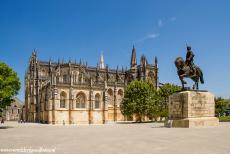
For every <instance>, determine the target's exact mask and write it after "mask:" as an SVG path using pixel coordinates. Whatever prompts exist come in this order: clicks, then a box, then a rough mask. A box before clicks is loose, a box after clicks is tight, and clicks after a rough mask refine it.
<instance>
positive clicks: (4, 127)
mask: <svg viewBox="0 0 230 154" xmlns="http://www.w3.org/2000/svg"><path fill="white" fill-rule="evenodd" d="M9 128H14V127H12V126H0V129H9Z"/></svg>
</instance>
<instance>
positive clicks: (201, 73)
mask: <svg viewBox="0 0 230 154" xmlns="http://www.w3.org/2000/svg"><path fill="white" fill-rule="evenodd" d="M198 70H199V72H200V82H201V83H202V84H204V76H203V72H202V70H201V69H200V68H198Z"/></svg>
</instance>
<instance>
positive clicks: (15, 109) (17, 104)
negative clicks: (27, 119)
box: [3, 97, 23, 121]
mask: <svg viewBox="0 0 230 154" xmlns="http://www.w3.org/2000/svg"><path fill="white" fill-rule="evenodd" d="M22 107H23V102H22V101H21V100H20V99H18V98H17V97H14V98H13V102H12V103H11V104H10V106H6V108H5V109H4V110H3V118H4V120H7V121H18V120H20V119H21V113H22Z"/></svg>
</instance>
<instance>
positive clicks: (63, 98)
mask: <svg viewBox="0 0 230 154" xmlns="http://www.w3.org/2000/svg"><path fill="white" fill-rule="evenodd" d="M65 103H66V93H65V92H61V94H60V108H65Z"/></svg>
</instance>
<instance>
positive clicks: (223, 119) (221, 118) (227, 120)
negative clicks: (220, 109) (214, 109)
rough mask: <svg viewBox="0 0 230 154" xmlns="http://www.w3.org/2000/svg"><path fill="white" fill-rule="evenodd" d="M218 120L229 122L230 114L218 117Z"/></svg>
mask: <svg viewBox="0 0 230 154" xmlns="http://www.w3.org/2000/svg"><path fill="white" fill-rule="evenodd" d="M219 119H220V122H230V116H226V117H219Z"/></svg>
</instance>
